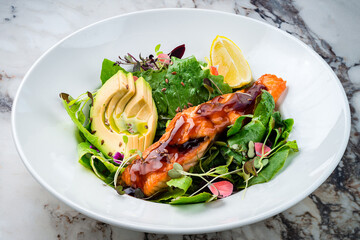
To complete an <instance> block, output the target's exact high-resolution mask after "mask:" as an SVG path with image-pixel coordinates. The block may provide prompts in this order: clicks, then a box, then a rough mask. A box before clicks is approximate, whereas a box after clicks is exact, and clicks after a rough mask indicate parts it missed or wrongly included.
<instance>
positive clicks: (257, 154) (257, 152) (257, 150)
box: [255, 142, 271, 157]
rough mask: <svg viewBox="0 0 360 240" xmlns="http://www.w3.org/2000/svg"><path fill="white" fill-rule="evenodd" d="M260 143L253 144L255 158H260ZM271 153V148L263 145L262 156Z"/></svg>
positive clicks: (261, 146)
mask: <svg viewBox="0 0 360 240" xmlns="http://www.w3.org/2000/svg"><path fill="white" fill-rule="evenodd" d="M263 145H264V144H262V143H259V142H256V143H255V152H256V156H259V157H261V156H262V148H263ZM270 151H271V148H269V147H268V146H266V145H264V156H266V155H268V152H270Z"/></svg>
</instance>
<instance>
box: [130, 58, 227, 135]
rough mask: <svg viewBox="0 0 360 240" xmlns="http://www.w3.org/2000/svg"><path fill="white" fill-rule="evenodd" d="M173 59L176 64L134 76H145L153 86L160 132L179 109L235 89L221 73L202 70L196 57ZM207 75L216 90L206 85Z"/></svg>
mask: <svg viewBox="0 0 360 240" xmlns="http://www.w3.org/2000/svg"><path fill="white" fill-rule="evenodd" d="M171 61H172V62H173V64H172V65H169V67H168V68H167V69H163V70H160V71H154V70H148V71H145V72H134V75H135V76H137V77H144V79H145V80H146V81H147V82H148V83H149V84H150V86H151V88H152V89H153V92H152V94H153V98H154V101H155V104H156V107H157V111H158V115H159V125H158V133H160V134H162V133H163V132H164V129H165V126H166V122H167V120H169V119H172V118H173V117H174V116H175V115H176V113H177V112H178V110H179V109H184V108H187V107H190V106H196V105H199V104H201V103H203V102H206V101H207V100H209V99H211V98H213V97H215V96H218V95H221V94H225V93H230V92H232V89H231V88H230V86H229V85H228V84H226V83H224V78H223V77H222V76H214V75H211V74H210V70H209V69H205V70H203V69H202V67H201V63H200V62H198V61H197V60H196V58H195V57H194V56H192V57H189V58H185V59H177V58H172V59H171ZM206 78H208V79H210V80H211V85H212V86H213V89H214V91H213V93H209V91H208V90H207V89H206V87H204V83H203V80H204V79H206ZM166 79H167V80H166ZM215 85H216V86H215Z"/></svg>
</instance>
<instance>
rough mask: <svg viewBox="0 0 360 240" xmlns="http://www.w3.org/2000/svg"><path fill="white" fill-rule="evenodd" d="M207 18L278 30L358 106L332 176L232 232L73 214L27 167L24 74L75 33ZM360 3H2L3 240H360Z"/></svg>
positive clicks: (0, 226) (205, 0)
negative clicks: (180, 11) (22, 137)
mask: <svg viewBox="0 0 360 240" xmlns="http://www.w3.org/2000/svg"><path fill="white" fill-rule="evenodd" d="M163 7H191V8H207V9H215V10H220V11H226V12H231V13H235V14H239V15H246V16H248V17H251V18H255V19H258V20H261V21H264V22H267V23H269V24H271V25H274V26H276V27H278V28H280V29H282V30H284V31H286V32H288V33H290V34H292V35H294V36H295V37H297V38H298V39H300V40H302V41H303V42H305V43H306V44H308V45H309V46H311V47H312V48H313V49H314V50H315V51H316V52H317V53H318V54H319V55H320V56H321V57H322V58H323V59H325V61H326V62H327V63H328V64H329V65H330V66H331V68H332V69H333V70H334V72H335V73H336V74H337V76H338V77H339V79H340V81H341V83H342V85H343V87H344V89H345V91H346V94H347V97H348V99H349V102H350V109H351V114H352V128H351V137H350V140H349V144H348V147H347V150H346V152H345V154H344V156H343V158H342V160H341V162H340V164H339V166H338V167H337V168H336V169H335V171H334V172H333V173H332V175H331V176H330V177H329V178H328V179H327V180H326V182H325V183H323V184H322V185H321V186H320V187H319V188H318V189H317V190H316V191H315V192H313V193H312V194H311V195H310V196H308V197H307V198H305V199H304V200H303V201H301V202H300V203H298V204H297V205H295V206H294V207H292V208H290V209H288V210H286V211H284V212H282V213H280V214H278V215H276V216H274V217H272V218H269V219H267V220H265V221H262V222H259V223H256V224H252V225H249V226H245V227H241V228H237V229H232V230H229V231H224V232H218V233H210V234H197V235H184V236H181V235H158V234H151V233H140V232H134V231H130V230H126V229H120V228H117V227H113V226H110V225H107V224H104V223H101V222H98V221H96V220H93V219H91V218H88V217H86V216H84V215H82V214H80V213H78V212H77V211H75V210H73V209H71V208H69V207H67V206H66V205H64V204H63V203H62V202H60V201H59V200H57V199H55V198H54V197H53V196H52V195H50V194H49V193H48V192H47V191H46V190H45V189H43V188H42V187H41V186H40V185H39V184H38V183H36V182H35V180H34V179H33V178H32V177H31V176H30V174H29V173H28V172H27V171H26V169H25V168H24V166H23V165H22V163H21V161H20V158H19V156H18V154H17V152H16V149H15V146H14V144H13V142H12V135H11V131H10V126H11V123H10V113H11V107H12V101H13V98H14V96H15V93H16V90H17V88H18V86H19V84H20V82H21V80H22V78H23V77H24V75H25V73H26V71H27V70H28V69H29V67H30V66H31V65H32V64H33V62H34V61H35V60H36V59H37V58H38V57H39V56H40V55H41V54H42V53H44V52H45V51H46V50H47V49H48V48H49V47H51V46H52V45H53V44H55V43H56V42H57V41H59V40H60V39H61V38H63V37H65V36H66V35H68V34H70V33H72V32H73V31H75V30H77V29H79V28H81V27H83V26H86V25H88V24H90V23H93V22H96V21H98V20H101V19H104V18H107V17H110V16H115V15H118V14H122V13H126V12H132V11H138V10H144V9H150V8H163ZM359 11H360V2H359V1H356V0H352V1H345V0H338V1H327V0H320V1H311V0H298V1H290V0H284V1H281V0H270V1H266V0H260V1H232V0H193V1H189V0H183V1H166V0H165V1H157V0H150V1H140V0H134V1H107V2H103V1H85V0H83V1H70V0H61V1H40V0H37V1H24V0H23V1H0V133H1V134H0V206H1V207H0V239H24V238H27V239H360V216H359V214H360V206H359V203H360V180H359V176H360V164H359V160H360V142H359V141H360V122H359V118H360V46H359V42H360V41H359V40H360V31H359V25H360V14H359Z"/></svg>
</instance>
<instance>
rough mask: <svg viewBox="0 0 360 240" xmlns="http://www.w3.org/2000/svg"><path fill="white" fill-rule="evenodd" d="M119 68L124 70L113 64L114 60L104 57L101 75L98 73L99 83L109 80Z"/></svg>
mask: <svg viewBox="0 0 360 240" xmlns="http://www.w3.org/2000/svg"><path fill="white" fill-rule="evenodd" d="M119 70H122V71H124V72H126V71H125V70H124V69H123V68H122V67H120V66H119V65H115V62H113V61H110V60H109V59H106V58H105V59H104V60H103V62H102V67H101V75H100V79H101V83H102V84H103V85H104V83H105V82H106V81H107V80H109V79H110V78H111V77H112V76H113V75H114V74H115V73H117V72H118V71H119Z"/></svg>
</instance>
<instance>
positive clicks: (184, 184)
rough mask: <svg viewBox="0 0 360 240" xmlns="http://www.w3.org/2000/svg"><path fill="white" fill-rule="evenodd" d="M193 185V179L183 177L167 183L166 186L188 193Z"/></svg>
mask: <svg viewBox="0 0 360 240" xmlns="http://www.w3.org/2000/svg"><path fill="white" fill-rule="evenodd" d="M191 183H192V179H191V177H188V176H182V177H181V178H176V179H171V180H169V181H167V182H166V184H167V185H168V186H169V187H176V188H180V189H181V190H183V191H184V193H186V191H187V190H188V188H189V187H190V185H191Z"/></svg>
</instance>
